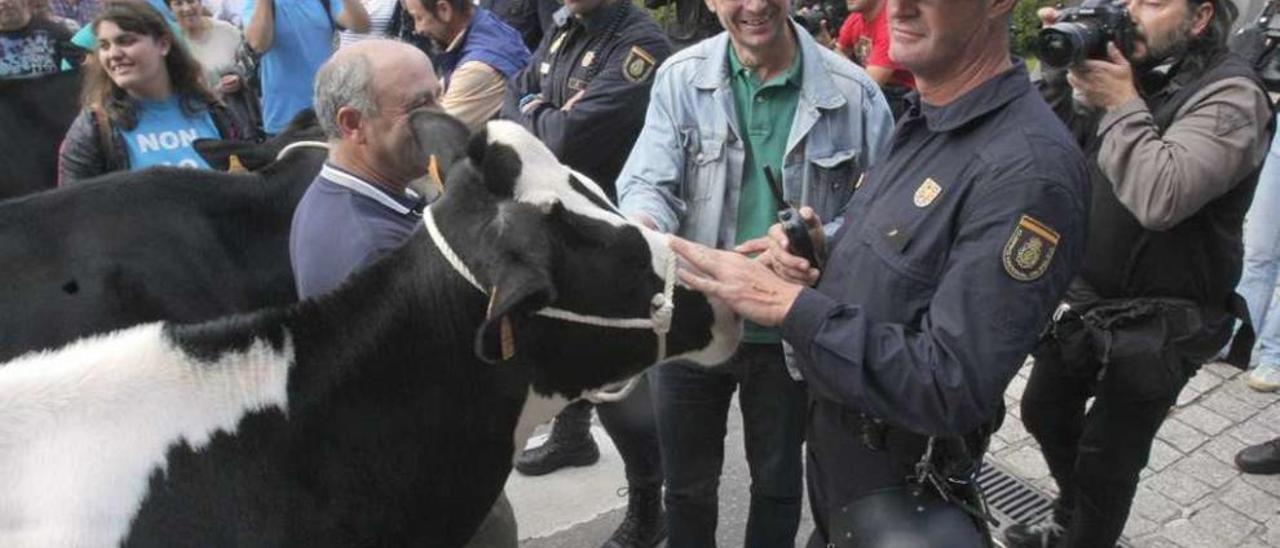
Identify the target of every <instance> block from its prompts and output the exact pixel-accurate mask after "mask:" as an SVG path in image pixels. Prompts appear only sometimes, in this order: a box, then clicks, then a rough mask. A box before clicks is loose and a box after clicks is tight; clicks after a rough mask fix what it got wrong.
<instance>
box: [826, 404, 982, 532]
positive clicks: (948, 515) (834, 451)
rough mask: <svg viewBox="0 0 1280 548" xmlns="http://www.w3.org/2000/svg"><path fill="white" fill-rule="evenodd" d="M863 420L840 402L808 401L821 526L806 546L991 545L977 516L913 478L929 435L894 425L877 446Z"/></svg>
mask: <svg viewBox="0 0 1280 548" xmlns="http://www.w3.org/2000/svg"><path fill="white" fill-rule="evenodd" d="M862 420H863V419H862V418H861V417H860V416H859V414H858V413H857V412H856V411H854V410H851V409H849V408H846V407H843V406H841V405H839V404H836V403H834V402H830V401H826V400H822V399H812V400H811V402H810V405H809V428H808V433H807V440H808V448H807V449H808V451H807V457H808V459H807V462H806V467H805V477H806V480H807V485H808V487H809V508H810V510H812V511H813V522H814V527H815V529H814V531H813V535H812V536H811V537H810V538H809V543H808V545H807V548H825V547H827V546H834V547H836V548H932V547H935V546H936V547H945V548H981V547H985V546H987V544H986V540H985V538H984V536H983V535H984V534H985V531H984V530H983V529H982V528H979V525H978V522H977V521H976V519H975V518H974V517H973V516H971V515H969V514H967V513H965V511H964V510H963V509H961V508H960V507H959V506H957V505H955V504H952V503H949V502H945V501H943V500H941V498H940V497H939V496H938V495H937V494H936V492H934V491H932V490H930V489H921V490H915V489H914V488H913V486H912V485H911V484H909V483H908V482H907V479H906V478H907V477H908V476H910V475H911V474H912V473H913V472H914V465H915V463H916V462H917V461H919V460H920V456H921V455H923V453H924V449H925V444H926V443H927V438H926V437H924V436H921V435H918V434H914V433H910V432H906V431H904V430H899V429H891V430H889V431H888V433H887V435H886V437H885V441H884V443H883V447H881V448H872V447H870V446H868V445H867V443H866V442H865V441H864V439H863V438H862V436H860V433H861V432H863V423H862Z"/></svg>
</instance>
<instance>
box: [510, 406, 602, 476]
mask: <svg viewBox="0 0 1280 548" xmlns="http://www.w3.org/2000/svg"><path fill="white" fill-rule="evenodd" d="M590 420H591V408H590V407H587V408H586V410H585V413H583V412H582V410H580V409H576V408H565V412H563V413H561V415H560V416H558V417H556V421H555V422H554V423H552V425H551V435H550V436H547V441H546V442H545V443H543V444H542V445H539V446H537V447H534V448H532V449H525V450H524V452H523V453H520V456H519V457H517V458H516V465H515V468H516V471H517V472H520V473H521V474H524V475H526V476H542V475H545V474H550V473H552V472H555V471H556V470H559V469H561V468H564V467H566V466H591V465H592V464H595V463H596V461H598V460H600V448H599V447H597V446H596V440H595V438H592V437H591V422H590Z"/></svg>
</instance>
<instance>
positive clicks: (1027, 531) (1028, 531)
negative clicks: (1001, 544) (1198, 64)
mask: <svg viewBox="0 0 1280 548" xmlns="http://www.w3.org/2000/svg"><path fill="white" fill-rule="evenodd" d="M1066 534H1067V529H1066V528H1065V527H1063V526H1062V524H1060V523H1058V520H1056V519H1054V517H1053V516H1049V517H1047V518H1045V519H1043V520H1041V521H1040V522H1038V523H1035V524H1031V525H1027V524H1025V523H1015V524H1013V525H1010V526H1009V528H1008V529H1005V531H1004V541H1005V546H1007V547H1008V548H1052V547H1053V546H1057V545H1058V542H1059V541H1061V540H1062V537H1064V536H1066Z"/></svg>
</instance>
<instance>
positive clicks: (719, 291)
mask: <svg viewBox="0 0 1280 548" xmlns="http://www.w3.org/2000/svg"><path fill="white" fill-rule="evenodd" d="M671 249H672V250H673V251H675V252H676V254H677V255H679V257H680V259H681V261H682V262H681V264H680V280H681V281H683V282H684V283H686V284H688V285H689V287H692V288H693V289H695V290H697V291H700V292H702V293H705V294H707V295H709V296H712V297H716V298H719V299H720V300H722V301H724V302H725V304H728V305H729V308H732V309H733V311H734V312H736V313H738V315H740V316H742V317H744V318H746V319H748V320H751V321H753V322H755V323H758V324H760V325H763V326H774V325H779V324H781V323H782V320H783V319H785V318H786V317H787V313H788V312H790V311H791V305H793V304H795V301H796V297H798V296H799V295H800V292H801V291H802V290H803V289H804V286H802V285H799V284H794V283H791V282H788V281H787V280H784V279H782V278H781V277H779V276H778V275H777V274H774V273H773V271H772V270H770V269H769V267H767V266H765V265H764V264H762V263H761V262H760V261H758V260H755V259H751V258H748V257H746V256H744V255H741V254H738V253H734V252H731V251H720V250H718V249H711V248H709V247H706V246H703V245H698V244H696V243H693V242H690V241H688V240H685V239H682V238H679V237H676V236H672V237H671Z"/></svg>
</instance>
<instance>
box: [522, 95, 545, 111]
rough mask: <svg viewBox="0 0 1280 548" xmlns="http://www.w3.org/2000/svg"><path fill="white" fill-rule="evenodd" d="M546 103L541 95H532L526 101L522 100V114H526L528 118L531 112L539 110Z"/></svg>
mask: <svg viewBox="0 0 1280 548" xmlns="http://www.w3.org/2000/svg"><path fill="white" fill-rule="evenodd" d="M546 102H547V100H546V99H544V98H543V97H542V94H541V93H539V94H537V95H531V96H528V97H526V98H524V99H521V100H520V114H524V115H526V116H527V115H528V114H529V113H530V112H533V111H535V110H537V109H538V107H539V106H541V105H542V104H543V103H546Z"/></svg>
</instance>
